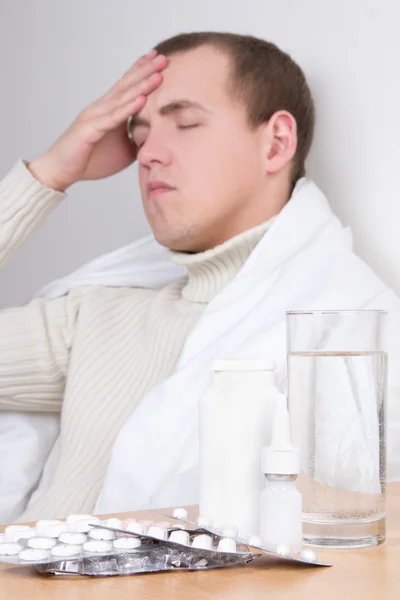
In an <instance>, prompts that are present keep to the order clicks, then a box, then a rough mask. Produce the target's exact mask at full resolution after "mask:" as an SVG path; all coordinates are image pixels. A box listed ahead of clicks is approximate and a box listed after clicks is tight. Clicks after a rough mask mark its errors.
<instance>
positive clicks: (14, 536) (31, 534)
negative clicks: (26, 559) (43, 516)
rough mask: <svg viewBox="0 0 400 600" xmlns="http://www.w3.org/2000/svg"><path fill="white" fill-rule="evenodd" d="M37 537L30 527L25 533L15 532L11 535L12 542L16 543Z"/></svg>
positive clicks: (33, 529)
mask: <svg viewBox="0 0 400 600" xmlns="http://www.w3.org/2000/svg"><path fill="white" fill-rule="evenodd" d="M36 536H37V531H36V529H35V528H34V527H32V529H30V530H29V529H27V530H25V531H16V532H15V533H13V534H12V541H13V542H18V541H20V540H21V541H24V540H29V538H32V537H36Z"/></svg>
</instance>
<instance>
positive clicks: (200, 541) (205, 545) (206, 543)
mask: <svg viewBox="0 0 400 600" xmlns="http://www.w3.org/2000/svg"><path fill="white" fill-rule="evenodd" d="M192 548H201V549H202V550H211V549H212V537H211V536H210V535H206V534H205V533H201V534H200V535H196V536H195V537H194V538H193V541H192Z"/></svg>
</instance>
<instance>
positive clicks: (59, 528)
mask: <svg viewBox="0 0 400 600" xmlns="http://www.w3.org/2000/svg"><path fill="white" fill-rule="evenodd" d="M64 531H69V527H68V524H67V523H60V524H59V525H57V524H55V525H47V527H45V528H44V531H43V535H45V536H46V537H52V538H57V537H58V536H59V535H60V533H63V532H64Z"/></svg>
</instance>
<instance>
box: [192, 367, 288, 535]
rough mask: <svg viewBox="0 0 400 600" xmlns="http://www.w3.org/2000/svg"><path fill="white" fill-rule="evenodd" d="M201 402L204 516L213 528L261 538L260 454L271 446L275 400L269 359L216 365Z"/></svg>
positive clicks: (274, 387)
mask: <svg viewBox="0 0 400 600" xmlns="http://www.w3.org/2000/svg"><path fill="white" fill-rule="evenodd" d="M213 371H214V378H213V384H212V385H211V387H210V389H209V390H208V392H207V393H206V394H205V395H204V396H203V397H202V399H201V400H200V407H199V410H200V415H199V428H200V430H199V454H200V515H202V516H203V517H207V519H209V520H210V521H211V524H212V525H213V526H214V527H217V528H222V527H223V526H224V525H236V526H237V527H238V529H239V536H241V537H248V536H250V535H256V534H258V533H259V529H260V523H259V514H260V510H259V506H260V493H261V490H262V489H263V476H262V470H261V450H262V447H263V446H265V445H269V443H270V438H271V430H272V422H273V415H274V412H275V407H276V399H277V397H278V394H279V393H280V391H279V389H278V387H277V384H276V373H275V366H274V363H273V362H272V361H269V360H218V361H216V362H215V363H214V366H213Z"/></svg>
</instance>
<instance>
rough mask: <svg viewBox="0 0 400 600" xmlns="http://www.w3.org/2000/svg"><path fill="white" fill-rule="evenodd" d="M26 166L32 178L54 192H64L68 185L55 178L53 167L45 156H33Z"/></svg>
mask: <svg viewBox="0 0 400 600" xmlns="http://www.w3.org/2000/svg"><path fill="white" fill-rule="evenodd" d="M26 166H27V168H28V170H29V171H30V172H31V173H32V175H33V176H34V178H35V179H37V180H38V181H39V182H40V183H42V184H43V185H45V186H46V187H48V188H50V189H52V190H54V191H56V192H65V190H66V189H67V187H68V185H66V184H64V183H62V182H61V181H60V180H59V179H57V176H56V173H55V169H54V168H52V167H51V165H50V164H49V161H48V160H47V159H46V157H45V156H39V158H35V159H34V160H32V161H30V162H29V163H28V164H27V165H26Z"/></svg>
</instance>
